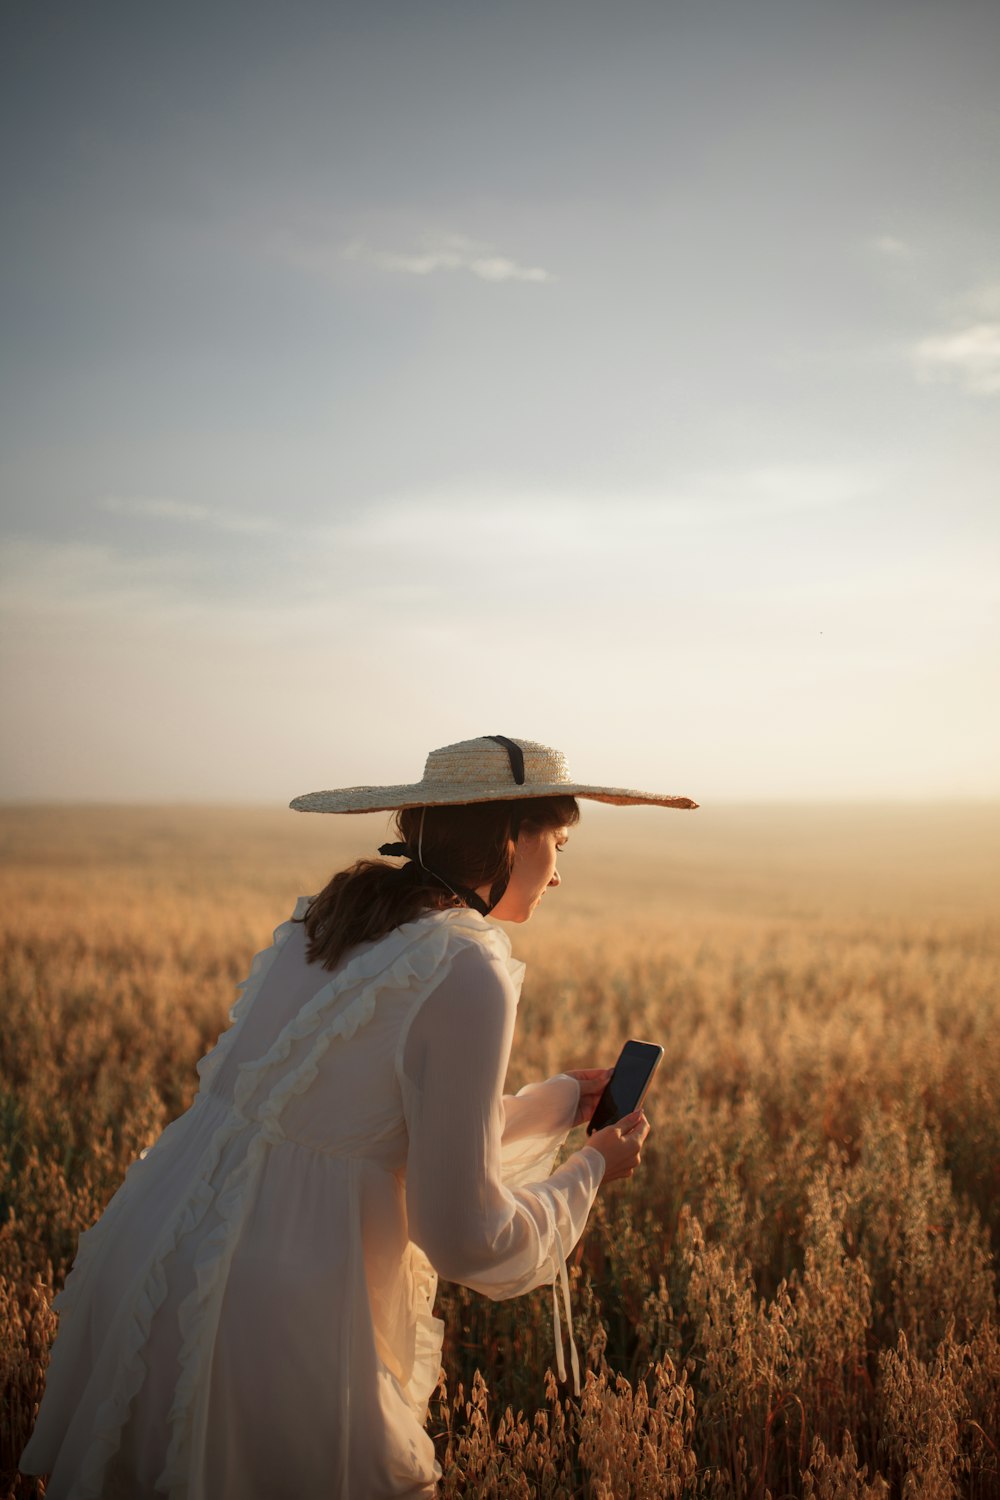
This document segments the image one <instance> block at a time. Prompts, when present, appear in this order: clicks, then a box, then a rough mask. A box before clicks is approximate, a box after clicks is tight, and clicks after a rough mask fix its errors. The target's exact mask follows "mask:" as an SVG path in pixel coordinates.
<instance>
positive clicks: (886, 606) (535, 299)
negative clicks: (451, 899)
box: [0, 0, 1000, 804]
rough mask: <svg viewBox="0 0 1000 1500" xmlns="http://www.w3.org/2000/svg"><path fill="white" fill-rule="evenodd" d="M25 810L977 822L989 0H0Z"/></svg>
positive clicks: (12, 729)
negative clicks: (654, 799) (788, 810)
mask: <svg viewBox="0 0 1000 1500" xmlns="http://www.w3.org/2000/svg"><path fill="white" fill-rule="evenodd" d="M0 59H2V60H0V112H2V116H3V131H2V151H3V162H2V166H3V179H2V180H3V183H4V188H3V193H4V208H5V215H4V217H5V229H4V235H3V260H4V274H3V278H2V281H0V298H2V303H3V324H2V326H3V337H2V353H0V361H2V368H0V396H2V401H0V412H2V416H0V422H2V433H0V435H2V443H0V495H2V503H3V516H2V523H0V543H2V568H3V573H2V585H3V621H2V623H3V658H2V686H3V701H4V704H5V709H6V712H5V715H4V717H5V731H4V752H3V763H2V774H0V797H4V798H8V799H24V798H29V799H44V800H53V799H94V798H96V799H102V800H103V799H119V798H122V799H128V800H136V799H138V800H143V801H157V800H175V799H184V800H202V799H224V800H227V801H263V802H276V803H281V802H286V801H287V800H288V799H289V798H290V797H292V796H294V795H296V794H297V793H300V792H304V791H309V790H313V789H315V788H318V787H324V786H337V785H346V784H353V783H357V782H379V781H388V782H398V781H405V780H410V779H418V778H419V775H420V772H421V769H422V766H423V761H424V757H425V754H426V752H427V750H428V749H430V748H432V747H433V746H435V745H442V744H447V743H449V742H451V741H453V740H457V739H464V738H467V737H469V736H471V735H475V734H495V733H503V734H507V735H514V736H518V737H525V738H531V739H537V740H541V741H543V742H545V743H548V744H552V745H556V746H558V747H559V748H561V749H563V750H564V751H565V752H566V753H567V755H568V757H569V761H570V767H571V770H572V771H573V773H574V774H575V775H577V776H578V777H579V778H580V779H581V780H591V781H608V782H611V783H615V784H621V785H631V786H637V787H641V788H647V789H650V790H656V791H663V792H668V793H681V794H686V795H690V796H693V797H695V798H697V799H698V800H699V801H701V802H703V803H705V804H708V803H709V802H711V801H713V800H716V801H725V800H728V799H734V798H741V799H742V798H788V799H796V800H797V799H802V798H831V799H843V798H851V799H856V798H859V797H860V798H865V799H868V798H883V797H890V798H894V797H916V798H923V797H929V796H933V797H941V798H964V797H995V796H998V795H1000V709H998V703H1000V680H998V679H1000V673H998V655H1000V652H998V628H1000V610H998V600H1000V481H998V474H1000V420H998V419H1000V182H998V176H1000V172H998V162H1000V89H998V88H997V78H998V76H1000V7H998V6H997V5H996V4H995V3H992V0H989V3H976V0H950V3H948V4H945V3H943V0H934V3H932V4H928V3H921V0H899V3H897V0H836V3H819V0H813V3H810V0H729V3H726V4H722V3H716V0H699V3H698V4H694V3H684V4H681V3H675V0H660V3H656V4H654V3H638V0H616V3H615V4H614V5H611V4H593V3H589V0H532V3H507V0H495V3H489V0H477V3H470V0H461V3H459V0H454V3H441V0H421V3H419V4H414V3H412V0H386V3H383V4H379V5H377V6H364V5H351V6H347V5H340V4H337V3H333V0H326V3H320V0H313V3H306V0H285V3H282V4H281V5H278V4H270V5H265V4H259V3H251V0H241V3H228V4H224V3H218V0H201V3H199V4H197V5H195V4H191V3H178V0H174V3H172V4H169V5H164V4H160V5H157V4H153V3H143V0H128V3H121V4H116V3H105V0H94V3H88V4H80V3H79V0H62V3H58V4H48V3H45V0H37V3H29V0H22V3H15V0H9V3H8V4H7V5H5V6H4V8H3V33H2V45H0Z"/></svg>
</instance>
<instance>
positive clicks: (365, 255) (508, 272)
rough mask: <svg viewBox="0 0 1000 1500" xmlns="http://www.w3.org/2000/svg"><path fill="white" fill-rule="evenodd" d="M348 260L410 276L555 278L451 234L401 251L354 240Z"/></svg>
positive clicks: (346, 249)
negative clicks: (450, 273) (454, 274)
mask: <svg viewBox="0 0 1000 1500" xmlns="http://www.w3.org/2000/svg"><path fill="white" fill-rule="evenodd" d="M343 256H344V259H345V260H354V261H362V262H364V263H365V264H367V265H372V266H376V267H377V268H378V269H379V270H381V271H390V272H392V271H395V272H402V273H403V274H404V275H408V276H432V275H434V273H435V272H437V271H466V272H468V273H469V274H470V275H471V276H475V277H476V278H477V279H478V280H479V281H488V282H495V283H497V282H503V281H530V282H536V283H541V282H547V281H554V280H555V277H554V276H553V275H552V273H551V271H546V270H544V269H543V268H542V267H541V266H527V265H522V264H521V262H520V261H516V260H512V259H511V258H510V256H507V255H500V254H498V253H497V252H496V250H495V248H494V247H493V246H492V245H486V244H481V243H479V242H478V241H476V240H469V239H466V238H465V237H464V236H462V235H449V236H447V237H446V238H445V239H441V240H434V241H431V242H430V243H428V244H427V246H426V247H425V248H424V249H422V250H417V251H411V252H409V253H400V252H397V251H391V250H377V249H374V248H373V247H371V246H369V245H366V244H365V243H364V242H363V241H362V240H353V241H352V242H351V243H350V244H348V245H345V246H344V249H343Z"/></svg>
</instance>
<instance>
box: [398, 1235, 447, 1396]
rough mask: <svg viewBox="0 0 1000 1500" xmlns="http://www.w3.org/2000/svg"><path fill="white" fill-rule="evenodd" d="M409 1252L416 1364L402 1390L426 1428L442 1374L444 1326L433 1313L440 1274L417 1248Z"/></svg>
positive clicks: (414, 1362) (412, 1248)
mask: <svg viewBox="0 0 1000 1500" xmlns="http://www.w3.org/2000/svg"><path fill="white" fill-rule="evenodd" d="M410 1253H411V1257H412V1258H411V1262H410V1264H411V1270H412V1277H413V1294H414V1309H415V1318H416V1328H415V1330H414V1342H413V1364H412V1367H411V1369H410V1374H409V1378H408V1379H407V1380H406V1381H405V1382H404V1384H403V1386H402V1390H403V1394H404V1396H405V1397H406V1399H407V1401H408V1402H409V1405H410V1407H411V1408H412V1410H413V1414H414V1416H415V1417H416V1419H417V1421H418V1422H419V1423H420V1425H421V1426H423V1424H424V1422H425V1421H426V1420H427V1406H428V1403H429V1402H430V1399H431V1396H432V1395H433V1393H434V1388H435V1386H436V1385H437V1383H438V1378H439V1376H440V1374H441V1347H442V1345H443V1343H444V1323H443V1322H442V1320H441V1319H440V1318H436V1317H435V1316H434V1312H433V1308H434V1298H435V1296H436V1294H437V1283H438V1278H437V1272H436V1271H435V1270H434V1267H433V1266H432V1265H431V1263H430V1261H429V1260H428V1259H427V1256H426V1255H425V1254H424V1252H423V1251H422V1250H421V1249H420V1248H419V1247H418V1246H417V1245H411V1247H410Z"/></svg>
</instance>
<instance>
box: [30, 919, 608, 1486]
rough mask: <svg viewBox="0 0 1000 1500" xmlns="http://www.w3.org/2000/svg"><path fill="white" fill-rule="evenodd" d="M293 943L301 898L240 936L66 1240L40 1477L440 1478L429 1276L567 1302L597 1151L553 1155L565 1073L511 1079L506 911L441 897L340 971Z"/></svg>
mask: <svg viewBox="0 0 1000 1500" xmlns="http://www.w3.org/2000/svg"><path fill="white" fill-rule="evenodd" d="M306 905H307V903H306V902H305V901H304V900H303V901H300V902H299V904H298V906H297V907H296V910H295V917H301V916H302V915H303V913H304V911H305V909H306ZM305 948H306V940H305V929H304V927H303V925H302V923H301V922H300V921H295V920H292V921H289V922H286V923H284V924H283V925H282V926H281V927H279V928H278V930H277V932H276V933H275V935H274V942H273V944H272V946H271V947H270V948H268V949H266V950H265V951H264V952H263V953H260V954H258V955H257V957H256V959H255V960H254V963H253V967H252V968H251V971H250V975H249V977H248V979H247V980H246V981H245V983H244V984H243V986H241V989H242V993H241V996H240V998H239V999H238V1001H237V1003H236V1004H235V1006H234V1007H233V1010H232V1013H231V1020H232V1023H233V1024H232V1025H231V1026H230V1028H229V1029H228V1031H226V1032H224V1033H223V1035H222V1037H221V1038H220V1039H219V1042H218V1045H217V1046H216V1047H215V1048H214V1050H213V1051H212V1052H210V1053H209V1054H208V1055H207V1056H206V1057H205V1058H204V1059H203V1060H202V1061H201V1063H200V1064H199V1065H198V1072H199V1075H200V1079H201V1084H200V1090H199V1093H198V1095H197V1097H196V1098H195V1101H194V1103H193V1104H192V1106H191V1108H190V1109H189V1110H188V1111H187V1113H186V1114H184V1115H182V1116H181V1117H180V1118H179V1119H178V1120H175V1121H174V1122H173V1124H171V1125H169V1126H168V1127H167V1129H166V1130H165V1131H164V1132H163V1134H162V1135H161V1137H160V1139H159V1140H158V1141H157V1142H156V1144H155V1145H154V1146H152V1147H151V1148H150V1149H149V1150H148V1151H145V1152H143V1154H142V1157H141V1158H140V1160H139V1161H137V1162H136V1163H135V1164H134V1165H133V1166H132V1167H131V1168H130V1169H129V1172H128V1175H127V1177H126V1179H125V1182H124V1183H123V1185H122V1187H121V1188H120V1189H119V1191H118V1192H117V1193H116V1194H115V1196H114V1198H113V1199H112V1200H111V1202H110V1204H109V1205H108V1207H107V1209H106V1211H105V1213H104V1214H103V1216H102V1217H101V1219H100V1220H99V1221H98V1223H97V1224H96V1225H95V1227H94V1228H93V1229H91V1230H90V1231H88V1232H87V1233H86V1234H84V1235H83V1236H82V1237H81V1240H80V1246H79V1251H78V1254H77V1258H76V1262H75V1265H74V1268H73V1270H72V1272H71V1274H70V1276H69V1278H68V1280H67V1282H66V1287H65V1289H64V1291H63V1292H62V1294H61V1296H60V1297H59V1298H58V1299H57V1301H56V1307H57V1308H58V1310H59V1332H58V1337H57V1338H56V1342H55V1346H54V1349H53V1353H52V1360H51V1363H50V1366H49V1372H48V1379H47V1385H46V1391H45V1396H44V1399H43V1400H42V1404H41V1409H40V1411H39V1415H38V1420H37V1423H36V1425H35V1429H34V1433H33V1435H32V1438H31V1441H30V1442H29V1443H28V1446H27V1448H26V1449H25V1451H24V1453H23V1455H22V1457H21V1468H22V1470H23V1471H24V1472H26V1473H31V1474H46V1473H47V1474H50V1475H51V1478H50V1481H49V1485H48V1488H47V1490H46V1494H47V1496H48V1500H99V1497H100V1500H114V1497H119V1496H120V1497H123V1500H125V1497H127V1500H146V1497H149V1500H152V1497H163V1496H167V1497H170V1500H227V1497H230V1496H231V1497H234V1500H235V1497H238V1500H257V1497H259V1500H274V1497H276V1496H284V1495H288V1496H292V1495H294V1496H295V1497H296V1500H312V1497H317V1500H318V1497H320V1496H322V1497H324V1500H326V1497H336V1500H376V1497H381V1496H403V1495H412V1496H427V1495H433V1493H434V1490H435V1484H436V1480H437V1478H438V1477H439V1475H440V1470H439V1466H438V1465H437V1463H436V1461H435V1457H434V1450H433V1445H432V1443H431V1440H430V1438H429V1437H428V1435H427V1433H426V1431H425V1421H426V1416H427V1403H428V1400H429V1397H430V1395H431V1392H432V1391H433V1389H434V1386H435V1384H436V1381H437V1378H438V1373H439V1369H440V1355H441V1339H442V1324H441V1322H440V1320H439V1319H437V1318H435V1317H434V1315H433V1303H434V1295H435V1290H436V1286H437V1275H438V1274H440V1275H442V1276H444V1277H447V1278H448V1279H449V1280H451V1281H457V1282H461V1283H462V1284H463V1285H465V1286H469V1287H472V1288H474V1289H475V1290H477V1291H480V1292H483V1293H485V1294H486V1295H487V1296H489V1297H493V1298H505V1297H513V1296H516V1295H517V1294H518V1293H520V1292H526V1291H529V1290H531V1289H532V1288H533V1287H537V1286H540V1285H542V1284H545V1283H551V1284H552V1285H553V1288H554V1292H555V1293H556V1295H557V1296H558V1289H559V1283H560V1282H561V1284H562V1291H563V1293H564V1307H565V1309H566V1312H567V1314H568V1311H569V1308H568V1292H567V1283H566V1271H565V1256H566V1255H567V1254H568V1253H569V1251H570V1249H571V1248H572V1247H573V1246H574V1245H575V1244H576V1242H577V1240H578V1239H579V1237H580V1234H581V1233H582V1231H583V1227H584V1224H585V1223H586V1219H587V1215H588V1213H589V1212H590V1209H591V1206H592V1204H593V1201H594V1197H595V1195H596V1193H597V1189H598V1186H599V1184H600V1180H601V1175H602V1173H603V1170H604V1159H603V1157H602V1156H601V1155H600V1153H599V1152H597V1151H595V1150H594V1149H593V1147H585V1148H584V1149H583V1150H582V1151H578V1152H576V1153H575V1154H574V1155H573V1156H571V1157H570V1158H569V1159H568V1160H567V1161H566V1162H564V1163H563V1165H562V1166H560V1167H559V1169H558V1170H557V1171H556V1172H552V1161H553V1158H554V1155H555V1152H556V1150H557V1149H558V1147H559V1145H560V1144H561V1142H562V1141H563V1139H564V1138H565V1135H566V1133H567V1131H568V1130H569V1128H570V1126H571V1125H572V1122H573V1117H574V1114H575V1112H576V1109H577V1105H578V1100H579V1088H578V1085H577V1083H576V1081H575V1080H574V1079H572V1078H568V1077H566V1076H565V1075H559V1076H558V1077H557V1078H554V1079H550V1080H549V1081H548V1082H547V1083H543V1084H536V1085H532V1086H529V1088H527V1089H523V1090H522V1091H521V1093H520V1094H518V1095H517V1096H516V1097H515V1098H504V1096H503V1083H504V1077H505V1074H506V1070H507V1061H508V1057H509V1054H510V1047H511V1041H512V1036H513V1029H514V1020H515V1015H516V1009H517V1000H518V995H519V992H520V985H521V978H522V975H523V965H521V964H519V963H517V962H515V961H513V960H512V959H511V957H510V943H509V941H508V939H507V937H506V935H505V934H504V933H503V932H502V931H501V930H500V929H498V928H497V927H494V926H493V925H492V924H491V923H490V922H488V921H486V920H485V919H484V918H483V917H481V916H479V915H478V914H477V913H475V912H471V911H467V910H465V909H461V910H457V909H456V910H448V911H443V912H434V913H430V914H428V915H426V916H424V917H421V918H419V919H418V920H416V921H414V922H409V923H406V924H405V925H404V926H402V927H399V928H397V929H396V930H395V931H394V932H391V933H389V934H388V935H387V936H385V937H383V938H381V939H379V940H378V941H377V942H375V943H371V944H367V945H364V946H362V947H359V948H355V949H353V950H352V951H351V952H350V953H349V954H348V955H347V956H346V957H345V959H344V960H342V962H341V963H340V965H339V966H338V968H337V969H336V970H335V971H333V972H332V973H331V972H330V971H327V970H324V969H322V968H321V967H319V966H318V965H315V964H309V963H307V962H306V957H305ZM555 1306H556V1312H557V1330H556V1339H557V1360H558V1363H559V1365H560V1368H561V1367H562V1339H561V1336H560V1334H559V1329H558V1301H556V1303H555ZM571 1346H572V1340H571ZM573 1353H574V1367H575V1364H576V1360H575V1350H574V1351H573Z"/></svg>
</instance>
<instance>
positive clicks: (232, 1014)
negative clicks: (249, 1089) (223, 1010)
mask: <svg viewBox="0 0 1000 1500" xmlns="http://www.w3.org/2000/svg"><path fill="white" fill-rule="evenodd" d="M309 902H310V898H309V897H308V896H300V897H299V898H298V900H297V901H296V903H295V910H294V911H293V912H292V915H291V917H290V918H289V920H288V921H287V922H282V923H281V924H280V926H278V927H276V928H275V929H274V934H273V936H272V939H271V946H270V947H269V948H262V949H261V951H260V952H259V953H257V954H255V955H254V958H253V961H252V963H251V965H250V972H249V974H248V975H247V977H246V979H244V980H243V982H242V984H239V985H237V990H238V991H239V994H238V996H237V998H236V1000H234V1001H233V1004H232V1005H231V1006H230V1008H229V1025H228V1027H227V1028H226V1030H225V1031H223V1032H222V1033H221V1035H220V1036H219V1040H218V1041H217V1042H216V1044H215V1046H214V1047H213V1048H212V1050H211V1052H207V1053H206V1054H205V1056H204V1057H203V1058H202V1059H201V1061H200V1062H199V1063H198V1065H197V1073H198V1078H199V1080H200V1083H201V1087H202V1088H203V1089H204V1088H207V1087H208V1085H209V1084H210V1083H211V1081H212V1079H213V1078H214V1077H215V1075H216V1073H217V1072H218V1071H219V1069H220V1067H221V1066H222V1064H223V1062H224V1061H225V1059H226V1054H227V1053H228V1051H229V1049H230V1047H231V1046H232V1045H233V1041H234V1040H235V1037H236V1030H237V1023H238V1022H239V1021H241V1020H242V1019H243V1017H244V1016H245V1015H246V1013H247V1011H248V1010H249V1009H250V1007H251V1005H252V1004H253V1002H254V1000H255V999H256V997H257V991H258V990H259V989H260V987H261V985H262V984H263V982H264V980H265V978H266V977H267V973H268V970H269V969H270V968H271V966H272V965H273V963H274V960H275V959H276V958H277V956H278V954H279V952H280V951H281V949H282V947H283V946H284V944H285V942H286V941H287V940H288V938H289V937H290V935H291V933H292V932H293V931H294V928H295V923H296V922H297V921H299V920H301V918H302V917H304V916H305V914H306V912H307V911H308V910H309Z"/></svg>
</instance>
